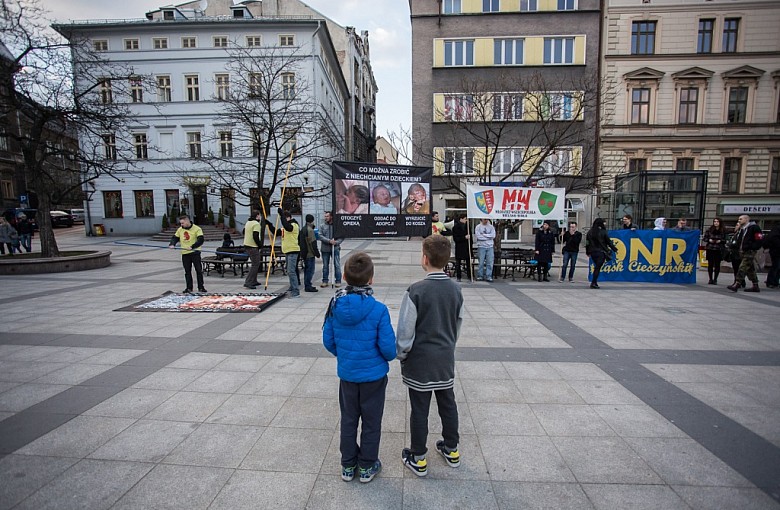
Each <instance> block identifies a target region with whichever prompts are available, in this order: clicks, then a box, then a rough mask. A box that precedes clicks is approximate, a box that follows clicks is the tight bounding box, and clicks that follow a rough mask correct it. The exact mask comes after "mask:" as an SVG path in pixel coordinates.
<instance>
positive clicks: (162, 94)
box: [157, 76, 171, 103]
mask: <svg viewBox="0 0 780 510" xmlns="http://www.w3.org/2000/svg"><path fill="white" fill-rule="evenodd" d="M157 100H158V101H160V102H161V103H170V102H171V77H170V76H158V77H157Z"/></svg>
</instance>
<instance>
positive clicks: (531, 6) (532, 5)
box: [520, 0, 538, 11]
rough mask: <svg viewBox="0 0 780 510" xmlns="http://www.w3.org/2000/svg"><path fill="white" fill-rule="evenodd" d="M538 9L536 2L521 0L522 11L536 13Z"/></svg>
mask: <svg viewBox="0 0 780 510" xmlns="http://www.w3.org/2000/svg"><path fill="white" fill-rule="evenodd" d="M537 9H538V5H537V1H536V0H520V10H521V11H536V10H537Z"/></svg>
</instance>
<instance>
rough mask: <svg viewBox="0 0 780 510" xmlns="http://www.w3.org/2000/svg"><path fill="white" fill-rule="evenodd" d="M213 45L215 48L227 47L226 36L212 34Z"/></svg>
mask: <svg viewBox="0 0 780 510" xmlns="http://www.w3.org/2000/svg"><path fill="white" fill-rule="evenodd" d="M213 41H214V47H215V48H227V47H228V38H227V36H226V35H215V36H214V39H213Z"/></svg>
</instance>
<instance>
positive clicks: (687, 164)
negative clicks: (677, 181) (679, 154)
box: [674, 158, 694, 172]
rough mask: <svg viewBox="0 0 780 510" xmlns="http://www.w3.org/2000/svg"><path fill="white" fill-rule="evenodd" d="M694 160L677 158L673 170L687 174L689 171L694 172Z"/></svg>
mask: <svg viewBox="0 0 780 510" xmlns="http://www.w3.org/2000/svg"><path fill="white" fill-rule="evenodd" d="M693 167H694V159H693V158H677V161H676V162H675V165H674V169H675V170H676V171H678V172H688V171H691V170H694V168H693Z"/></svg>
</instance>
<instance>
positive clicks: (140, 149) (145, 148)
mask: <svg viewBox="0 0 780 510" xmlns="http://www.w3.org/2000/svg"><path fill="white" fill-rule="evenodd" d="M133 147H134V148H135V159H149V142H148V141H147V139H146V133H138V134H136V135H133Z"/></svg>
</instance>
